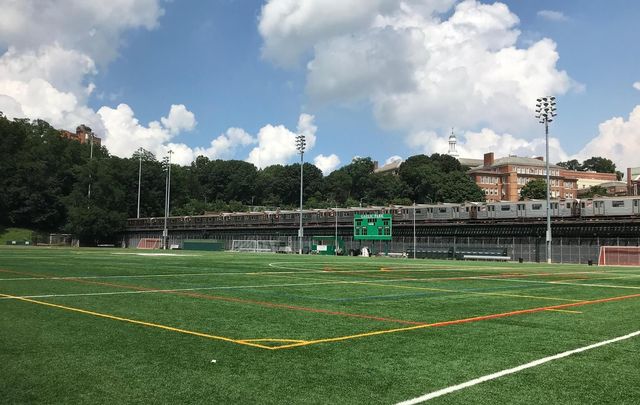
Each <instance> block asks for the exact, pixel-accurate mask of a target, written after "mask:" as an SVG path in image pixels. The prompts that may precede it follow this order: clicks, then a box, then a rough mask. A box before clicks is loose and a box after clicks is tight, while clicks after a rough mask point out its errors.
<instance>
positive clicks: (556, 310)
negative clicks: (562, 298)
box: [547, 309, 582, 314]
mask: <svg viewBox="0 0 640 405" xmlns="http://www.w3.org/2000/svg"><path fill="white" fill-rule="evenodd" d="M547 311H552V312H566V313H568V314H581V313H582V311H569V310H566V309H547Z"/></svg>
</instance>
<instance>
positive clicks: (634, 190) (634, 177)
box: [626, 167, 640, 195]
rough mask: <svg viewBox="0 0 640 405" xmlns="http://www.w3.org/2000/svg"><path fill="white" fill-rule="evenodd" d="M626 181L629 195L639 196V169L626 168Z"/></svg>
mask: <svg viewBox="0 0 640 405" xmlns="http://www.w3.org/2000/svg"><path fill="white" fill-rule="evenodd" d="M626 180H627V190H628V193H629V195H640V167H629V168H627V176H626Z"/></svg>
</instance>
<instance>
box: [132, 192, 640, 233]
mask: <svg viewBox="0 0 640 405" xmlns="http://www.w3.org/2000/svg"><path fill="white" fill-rule="evenodd" d="M546 212H547V211H546V201H545V200H528V201H518V202H509V201H501V202H482V203H477V202H467V203H462V204H455V203H440V204H416V205H415V206H414V205H408V206H407V205H404V206H403V205H393V206H388V207H353V208H326V209H306V210H303V217H302V221H303V224H304V226H305V227H307V226H319V227H322V226H332V225H341V226H345V225H351V224H353V218H354V215H355V214H391V215H392V217H393V223H394V224H402V223H405V224H406V223H412V222H413V221H414V218H415V221H416V222H419V223H431V222H433V223H446V222H453V223H456V222H466V221H469V222H473V223H482V222H499V221H513V220H519V221H526V220H541V219H544V218H546V215H547V213H546ZM551 217H552V218H554V219H567V220H569V219H586V220H590V219H594V220H595V219H598V218H624V217H628V218H638V219H640V196H632V197H596V198H589V199H581V200H578V199H563V200H553V201H551ZM167 222H168V224H167V225H168V228H169V229H214V228H234V227H237V228H246V227H254V226H255V227H287V228H289V227H296V226H297V225H298V224H299V222H300V212H299V211H298V210H270V211H259V212H222V213H207V214H205V215H195V216H179V217H176V216H172V217H169V218H168V219H167ZM127 225H128V228H129V229H130V230H134V229H135V230H145V229H149V230H152V229H161V228H163V226H164V217H159V218H132V219H129V220H128V223H127Z"/></svg>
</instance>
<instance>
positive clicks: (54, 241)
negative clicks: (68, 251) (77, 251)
mask: <svg viewBox="0 0 640 405" xmlns="http://www.w3.org/2000/svg"><path fill="white" fill-rule="evenodd" d="M72 243H73V235H70V234H67V233H51V234H49V245H50V246H67V247H68V246H71V245H72Z"/></svg>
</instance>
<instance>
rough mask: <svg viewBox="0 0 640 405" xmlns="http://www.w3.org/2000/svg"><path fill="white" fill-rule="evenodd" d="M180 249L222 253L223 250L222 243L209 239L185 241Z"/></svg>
mask: <svg viewBox="0 0 640 405" xmlns="http://www.w3.org/2000/svg"><path fill="white" fill-rule="evenodd" d="M182 249H184V250H206V251H208V252H222V251H223V250H224V242H223V241H219V240H211V239H187V240H185V241H184V242H183V243H182Z"/></svg>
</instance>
